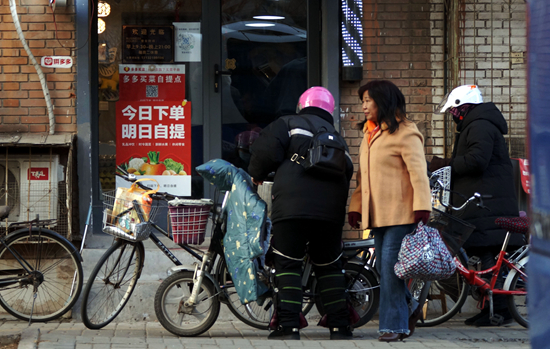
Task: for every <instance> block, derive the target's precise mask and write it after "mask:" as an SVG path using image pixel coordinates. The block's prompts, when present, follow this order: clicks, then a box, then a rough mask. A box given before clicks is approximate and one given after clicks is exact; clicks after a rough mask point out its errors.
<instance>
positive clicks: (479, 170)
mask: <svg viewBox="0 0 550 349" xmlns="http://www.w3.org/2000/svg"><path fill="white" fill-rule="evenodd" d="M438 111H439V112H441V113H444V112H446V111H448V112H450V113H451V114H452V116H453V120H454V121H455V123H456V131H457V133H456V139H455V143H454V147H453V153H452V157H451V159H440V158H438V157H434V158H433V159H432V161H431V162H430V167H429V169H430V170H431V171H435V170H436V169H438V168H440V167H442V166H446V165H450V166H451V190H452V191H453V194H452V197H451V203H452V205H453V206H460V205H462V204H463V203H464V202H465V200H466V199H467V198H469V197H471V196H472V195H473V194H474V193H475V192H478V193H480V194H482V195H491V196H492V198H490V199H484V200H483V204H484V205H485V206H486V207H488V208H489V210H485V209H480V208H479V207H477V206H476V205H470V206H469V207H468V208H467V209H466V210H465V211H464V213H463V214H462V215H461V216H460V218H461V219H463V220H465V221H467V222H468V223H471V224H473V225H474V226H475V227H476V229H475V230H474V232H473V233H472V235H471V236H470V238H469V239H468V240H467V241H466V243H465V245H464V246H463V247H464V249H465V250H466V251H467V253H468V255H469V256H478V257H479V258H480V259H481V268H482V269H487V268H489V267H491V266H493V265H495V257H496V256H497V255H498V253H499V251H500V249H501V247H502V243H503V242H504V237H505V235H506V231H505V230H504V229H501V228H499V227H498V226H497V225H496V224H495V219H497V218H498V217H517V216H519V210H518V202H517V198H516V194H515V189H514V179H513V178H514V177H513V171H512V162H511V160H510V156H509V154H508V146H507V144H506V142H505V140H504V136H503V135H505V134H507V133H508V126H507V124H506V120H505V119H504V117H503V116H502V113H501V112H500V110H499V109H498V108H497V107H496V106H495V104H494V103H491V102H489V103H483V98H482V96H481V92H480V91H479V89H478V87H477V86H475V85H464V86H459V87H457V88H455V89H454V90H453V91H451V93H450V94H449V96H448V97H447V98H446V99H444V100H443V101H442V102H441V104H440V107H439V108H438ZM460 194H461V195H462V196H461V195H460ZM524 243H525V241H524V239H523V236H521V235H519V234H512V238H511V239H510V242H509V244H508V246H509V250H513V249H515V247H518V246H521V245H523V244H524ZM501 282H502V280H497V283H500V285H501V286H502V284H501ZM497 286H498V285H497ZM494 303H495V304H494V307H495V314H499V315H502V316H503V317H504V320H503V322H502V324H506V323H510V322H511V321H512V316H511V314H510V313H509V312H508V310H507V305H506V299H505V297H504V296H494ZM465 323H466V324H467V325H474V326H490V325H491V322H490V319H489V309H488V306H487V307H486V309H483V310H482V312H481V313H480V314H478V315H476V316H474V317H472V318H469V319H467V320H466V321H465Z"/></svg>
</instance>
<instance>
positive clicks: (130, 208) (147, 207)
mask: <svg viewBox="0 0 550 349" xmlns="http://www.w3.org/2000/svg"><path fill="white" fill-rule="evenodd" d="M141 181H154V182H157V181H156V180H154V179H149V178H142V179H138V180H137V181H135V182H134V183H133V184H132V186H131V187H130V188H122V187H119V188H117V191H116V195H115V202H114V205H113V211H112V217H113V220H114V222H112V223H113V224H114V225H116V226H117V227H119V228H120V229H122V230H123V231H125V232H126V233H131V232H132V231H133V230H134V227H135V225H136V224H137V223H140V222H141V219H140V218H139V216H138V212H137V210H136V209H135V208H134V201H136V202H137V205H138V206H139V209H141V212H142V213H143V219H144V221H146V220H147V219H148V217H149V212H151V204H152V202H153V200H152V199H151V197H150V196H149V195H150V194H153V193H156V192H157V191H158V188H159V186H158V182H157V188H156V189H154V190H144V189H141V188H140V187H139V186H138V184H137V183H138V182H141Z"/></svg>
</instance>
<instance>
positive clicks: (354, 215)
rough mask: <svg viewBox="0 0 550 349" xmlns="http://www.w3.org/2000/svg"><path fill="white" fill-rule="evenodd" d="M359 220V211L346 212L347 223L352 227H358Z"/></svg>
mask: <svg viewBox="0 0 550 349" xmlns="http://www.w3.org/2000/svg"><path fill="white" fill-rule="evenodd" d="M359 222H361V214H360V213H359V212H349V213H348V223H349V225H351V227H352V228H354V229H359Z"/></svg>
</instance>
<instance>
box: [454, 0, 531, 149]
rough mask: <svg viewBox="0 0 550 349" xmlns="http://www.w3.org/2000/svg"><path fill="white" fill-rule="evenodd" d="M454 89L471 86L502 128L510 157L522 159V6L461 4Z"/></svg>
mask: <svg viewBox="0 0 550 349" xmlns="http://www.w3.org/2000/svg"><path fill="white" fill-rule="evenodd" d="M459 14H460V23H459V25H460V40H459V54H460V56H459V67H460V71H459V74H458V77H459V79H458V81H459V84H460V85H462V84H470V83H475V84H477V85H478V86H479V88H480V90H481V92H482V94H483V98H484V101H486V102H488V101H491V102H494V103H495V104H496V106H497V107H498V108H499V109H500V111H501V112H502V114H503V115H504V118H505V119H506V121H507V123H508V128H509V133H508V136H507V141H508V144H509V152H510V155H511V156H512V157H521V158H524V157H526V153H525V151H526V147H525V141H526V140H525V138H526V119H527V79H526V76H527V75H526V73H527V72H526V63H527V53H526V50H527V38H526V35H527V33H526V30H527V29H526V27H527V21H526V3H525V1H523V0H463V3H462V6H461V8H460V12H459Z"/></svg>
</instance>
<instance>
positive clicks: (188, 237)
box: [168, 199, 214, 245]
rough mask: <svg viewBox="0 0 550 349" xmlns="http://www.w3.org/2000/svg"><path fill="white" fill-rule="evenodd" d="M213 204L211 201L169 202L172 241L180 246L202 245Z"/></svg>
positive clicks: (184, 200)
mask: <svg viewBox="0 0 550 349" xmlns="http://www.w3.org/2000/svg"><path fill="white" fill-rule="evenodd" d="M213 204H214V203H213V201H212V200H210V199H200V200H192V199H175V200H171V201H168V210H169V213H170V225H171V228H172V229H171V234H172V240H174V242H175V243H176V244H178V245H200V244H202V243H203V242H204V240H205V237H206V226H207V224H208V217H210V211H211V209H212V205H213Z"/></svg>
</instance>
